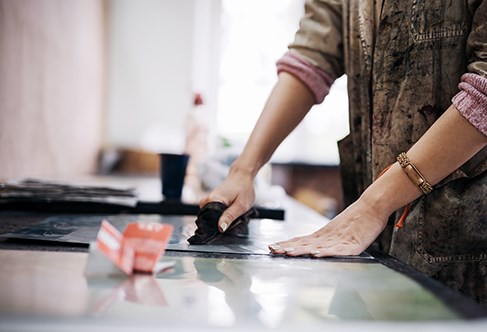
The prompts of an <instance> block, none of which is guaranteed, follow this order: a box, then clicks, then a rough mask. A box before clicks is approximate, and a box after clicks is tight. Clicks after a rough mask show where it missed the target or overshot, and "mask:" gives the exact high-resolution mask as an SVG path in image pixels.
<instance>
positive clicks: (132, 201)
mask: <svg viewBox="0 0 487 332" xmlns="http://www.w3.org/2000/svg"><path fill="white" fill-rule="evenodd" d="M0 202H90V203H91V202H93V203H104V204H114V205H121V206H129V207H133V206H135V205H136V204H137V196H136V194H135V189H133V188H116V187H99V186H86V185H73V184H65V183H60V182H51V181H39V180H30V179H28V180H22V181H9V182H0Z"/></svg>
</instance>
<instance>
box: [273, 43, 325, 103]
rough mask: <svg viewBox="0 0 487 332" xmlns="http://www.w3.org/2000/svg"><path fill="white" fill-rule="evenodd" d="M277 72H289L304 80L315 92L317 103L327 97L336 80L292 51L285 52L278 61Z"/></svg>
mask: <svg viewBox="0 0 487 332" xmlns="http://www.w3.org/2000/svg"><path fill="white" fill-rule="evenodd" d="M277 72H278V73H280V72H287V73H289V74H291V75H293V76H295V77H296V78H297V79H299V80H300V81H301V82H303V84H305V85H306V86H307V87H308V89H309V90H310V91H311V92H312V93H313V96H314V98H315V103H316V104H319V103H321V102H322V101H323V99H325V97H326V95H327V94H328V93H329V92H330V87H331V85H332V84H333V82H334V80H335V78H333V77H331V76H330V75H329V74H328V73H326V72H325V71H324V70H322V69H320V68H318V67H316V66H314V65H312V64H311V63H309V62H308V61H306V60H305V59H303V58H301V57H300V56H299V54H296V53H295V52H291V51H288V52H287V53H286V54H284V56H283V57H282V58H281V59H280V60H279V61H278V62H277Z"/></svg>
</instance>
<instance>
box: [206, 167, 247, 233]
mask: <svg viewBox="0 0 487 332" xmlns="http://www.w3.org/2000/svg"><path fill="white" fill-rule="evenodd" d="M254 201H255V188H254V177H253V176H252V175H251V174H249V173H246V172H241V171H230V174H229V175H228V176H227V177H226V179H225V180H224V181H223V182H222V183H221V184H220V185H219V186H218V187H217V188H215V189H214V190H213V191H212V192H211V193H210V194H209V195H208V196H207V197H205V198H203V199H202V200H201V201H200V207H203V206H205V205H206V204H207V203H210V202H221V203H223V204H225V205H226V206H228V208H227V209H226V210H225V212H223V214H222V216H221V217H220V220H219V221H218V230H219V231H220V232H222V233H223V232H225V231H226V230H227V229H228V227H229V226H230V225H231V223H232V222H233V221H234V220H235V219H237V218H238V217H240V216H241V215H242V214H244V213H245V212H247V211H248V210H249V209H250V208H251V207H252V205H253V204H254Z"/></svg>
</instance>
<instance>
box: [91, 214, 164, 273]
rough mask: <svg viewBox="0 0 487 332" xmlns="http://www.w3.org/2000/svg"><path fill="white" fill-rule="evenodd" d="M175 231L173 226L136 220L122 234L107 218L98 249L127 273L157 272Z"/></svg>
mask: <svg viewBox="0 0 487 332" xmlns="http://www.w3.org/2000/svg"><path fill="white" fill-rule="evenodd" d="M172 230H173V227H172V226H171V225H166V224H157V223H139V222H135V223H130V224H128V225H127V227H126V229H125V231H124V233H123V234H121V233H120V232H119V231H118V230H117V229H116V228H115V227H113V225H112V224H110V223H109V222H108V221H107V220H103V221H102V223H101V226H100V230H99V231H98V235H97V239H96V244H97V248H98V251H99V252H101V253H102V254H103V255H104V256H105V257H107V258H108V259H109V260H110V261H111V262H112V263H113V264H114V265H115V266H116V267H118V268H119V269H120V270H122V271H123V272H125V273H126V274H129V275H130V274H132V273H134V272H144V273H153V272H155V270H156V265H157V263H158V261H159V258H160V257H161V255H162V254H163V253H164V251H165V249H166V247H167V244H168V242H169V240H170V239H171V234H172Z"/></svg>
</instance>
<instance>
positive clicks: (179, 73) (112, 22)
mask: <svg viewBox="0 0 487 332" xmlns="http://www.w3.org/2000/svg"><path fill="white" fill-rule="evenodd" d="M194 6H195V5H194V1H193V0H177V1H175V0H137V1H134V0H111V1H110V2H109V7H110V8H109V38H108V39H109V45H108V75H109V76H108V77H109V82H108V110H109V112H108V119H107V136H106V138H105V141H106V142H107V144H108V145H111V146H116V147H131V148H145V149H148V150H153V151H155V152H159V151H164V150H166V151H167V150H174V149H178V148H180V147H181V146H182V144H183V143H184V142H183V139H184V135H183V134H184V122H185V118H186V114H187V112H188V110H189V109H190V107H191V105H192V82H191V80H192V56H193V54H192V51H193V33H194V29H193V27H194V19H193V16H194Z"/></svg>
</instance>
